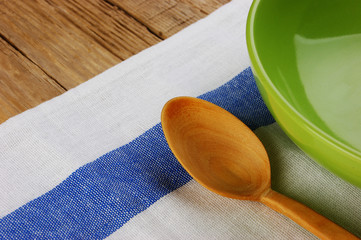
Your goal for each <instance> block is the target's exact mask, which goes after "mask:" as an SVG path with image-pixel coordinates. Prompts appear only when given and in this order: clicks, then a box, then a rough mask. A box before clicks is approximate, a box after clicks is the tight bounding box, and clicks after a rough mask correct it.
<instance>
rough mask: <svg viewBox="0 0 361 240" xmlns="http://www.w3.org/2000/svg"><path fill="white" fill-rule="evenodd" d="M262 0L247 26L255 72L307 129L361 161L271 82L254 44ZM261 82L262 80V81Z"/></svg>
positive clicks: (357, 153) (251, 12)
mask: <svg viewBox="0 0 361 240" xmlns="http://www.w3.org/2000/svg"><path fill="white" fill-rule="evenodd" d="M261 1H262V0H254V1H253V2H252V5H251V7H250V10H249V12H248V17H247V24H246V42H247V49H248V53H249V56H250V60H251V63H252V65H253V66H252V67H253V70H254V71H255V72H256V73H257V75H258V76H262V77H263V78H264V80H263V81H262V83H263V84H265V85H267V89H269V90H271V91H272V92H273V94H272V95H273V96H276V98H278V100H280V102H281V103H283V104H284V105H285V106H286V107H288V108H289V109H290V110H291V111H292V112H293V113H294V114H295V115H296V117H297V118H299V119H300V120H301V121H302V122H303V123H304V124H305V125H307V127H309V128H310V129H311V130H312V131H313V132H315V133H316V134H317V135H318V136H319V137H321V138H323V139H324V141H327V142H328V143H330V144H331V145H334V146H335V147H337V148H339V149H342V150H344V151H347V152H348V153H349V154H352V155H353V156H354V158H358V159H361V151H360V150H357V149H355V148H353V147H351V146H348V145H346V144H345V143H342V142H341V141H339V140H338V139H335V138H334V137H331V136H330V135H329V134H327V133H326V132H324V131H323V130H322V129H320V128H319V127H317V126H316V125H315V124H313V123H312V122H311V121H309V120H308V119H307V118H305V117H304V116H303V115H302V114H301V113H300V112H299V111H297V110H296V109H295V108H294V107H293V106H292V104H290V103H289V102H288V101H287V100H286V98H285V97H284V96H283V95H282V94H281V92H280V91H279V90H278V89H277V88H276V86H275V85H274V84H273V82H272V81H271V79H270V77H269V76H268V74H267V72H266V70H265V69H264V68H263V65H262V62H261V60H260V58H259V56H258V53H257V49H256V46H255V42H254V34H253V27H254V19H255V15H256V12H257V8H258V5H259V3H260V2H261ZM260 81H261V80H260Z"/></svg>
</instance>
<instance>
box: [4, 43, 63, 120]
mask: <svg viewBox="0 0 361 240" xmlns="http://www.w3.org/2000/svg"><path fill="white" fill-rule="evenodd" d="M0 66H1V67H0V106H1V107H0V122H3V121H5V120H6V119H8V118H9V117H10V116H13V115H15V114H17V113H19V112H22V111H24V110H26V109H29V108H31V107H33V106H37V105H38V104H40V103H42V102H44V101H45V100H48V99H51V98H53V97H55V96H57V95H59V94H61V93H63V92H65V89H63V88H62V87H60V86H59V85H58V84H56V82H54V80H53V79H51V78H50V77H49V76H48V75H47V74H46V73H44V72H43V71H42V70H41V69H40V68H39V67H37V66H36V65H35V64H33V63H32V62H31V61H30V60H29V59H27V58H26V57H24V56H23V55H21V54H20V53H19V51H17V50H16V49H15V48H13V47H12V46H10V45H9V44H8V43H7V42H5V41H4V40H3V39H0ZM39 92H40V93H41V94H39Z"/></svg>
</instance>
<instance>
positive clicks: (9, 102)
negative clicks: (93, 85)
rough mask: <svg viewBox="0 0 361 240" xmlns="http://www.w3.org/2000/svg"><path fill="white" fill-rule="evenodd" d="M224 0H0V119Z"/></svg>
mask: <svg viewBox="0 0 361 240" xmlns="http://www.w3.org/2000/svg"><path fill="white" fill-rule="evenodd" d="M227 2H229V0H69V1H68V0H26V1H20V0H18V1H17V0H12V1H10V0H0V123H1V122H4V121H5V120H7V119H8V118H10V117H12V116H14V115H16V114H18V113H21V112H23V111H25V110H26V109H29V108H32V107H34V106H36V105H38V104H40V103H42V102H44V101H46V100H48V99H51V98H53V97H55V96H57V95H60V94H62V93H63V92H65V91H67V90H69V89H70V88H73V87H75V86H77V85H78V84H80V83H82V82H85V81H87V80H88V79H90V78H92V77H94V76H95V75H97V74H99V73H101V72H103V71H104V70H106V69H108V68H110V67H111V66H113V65H115V64H117V63H119V62H121V61H123V60H125V59H127V58H129V57H130V56H132V55H134V54H136V53H138V52H139V51H141V50H143V49H145V48H148V47H150V46H152V45H154V44H156V43H158V42H160V41H162V40H164V39H166V38H168V37H169V36H171V35H173V34H174V33H176V32H178V31H179V30H181V29H183V28H185V27H186V26H188V25H190V24H191V23H193V22H195V21H197V20H199V19H201V18H203V17H205V16H206V15H208V14H209V13H211V12H212V11H214V10H215V9H217V8H218V7H220V6H222V5H223V4H225V3H227Z"/></svg>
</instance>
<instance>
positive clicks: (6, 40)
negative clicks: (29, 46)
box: [0, 32, 68, 91]
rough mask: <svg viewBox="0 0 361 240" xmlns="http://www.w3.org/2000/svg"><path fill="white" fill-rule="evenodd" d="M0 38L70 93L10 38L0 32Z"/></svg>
mask: <svg viewBox="0 0 361 240" xmlns="http://www.w3.org/2000/svg"><path fill="white" fill-rule="evenodd" d="M0 38H1V39H2V40H4V41H5V42H6V43H7V44H9V45H10V46H11V47H12V48H13V49H14V50H15V51H17V52H18V53H20V54H21V55H22V56H23V57H25V58H26V59H27V60H29V61H30V62H31V63H32V64H34V65H35V66H36V67H37V68H39V70H41V71H42V72H43V73H44V74H45V75H46V76H47V77H49V79H51V80H52V81H53V82H54V83H55V84H56V85H58V86H59V87H60V88H62V89H63V90H64V91H68V89H66V88H65V87H64V86H63V85H62V84H61V83H60V82H58V81H57V80H56V79H55V78H54V77H53V76H51V75H50V74H49V73H47V72H46V71H45V70H44V69H43V68H42V67H41V66H39V65H38V64H37V63H36V62H34V61H33V60H32V59H31V58H30V57H28V56H27V55H26V53H24V52H23V51H22V50H21V49H19V48H18V47H17V46H16V45H15V44H14V43H13V42H11V41H10V40H9V39H8V38H6V37H5V36H4V35H3V34H2V33H1V32H0Z"/></svg>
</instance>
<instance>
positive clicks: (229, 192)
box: [162, 97, 358, 239]
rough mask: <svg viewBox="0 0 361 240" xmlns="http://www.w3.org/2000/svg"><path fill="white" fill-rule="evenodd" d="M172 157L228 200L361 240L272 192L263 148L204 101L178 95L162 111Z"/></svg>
mask: <svg viewBox="0 0 361 240" xmlns="http://www.w3.org/2000/svg"><path fill="white" fill-rule="evenodd" d="M162 127H163V131H164V134H165V137H166V139H167V142H168V144H169V147H170V148H171V150H172V151H173V153H174V155H175V156H176V158H177V159H178V161H179V162H180V163H181V164H182V166H183V167H184V168H185V169H186V170H187V171H188V173H189V174H190V175H191V176H192V177H193V178H194V179H195V180H196V181H197V182H199V183H200V184H201V185H203V186H204V187H206V188H208V189H209V190H211V191H213V192H215V193H218V194H220V195H222V196H225V197H230V198H236V199H243V200H254V201H260V202H262V203H264V204H265V205H267V206H269V207H271V208H272V209H274V210H276V211H277V212H279V213H281V214H284V215H285V216H287V217H289V218H291V219H292V220H293V221H295V222H296V223H298V224H299V225H301V226H302V227H304V228H305V229H307V230H309V231H310V232H312V233H313V234H315V235H316V236H318V237H319V238H321V239H358V238H357V237H356V236H354V235H352V234H351V233H349V232H348V231H346V230H345V229H343V228H341V227H340V226H338V225H336V224H335V223H333V222H331V221H330V220H328V219H327V218H325V217H323V216H321V215H319V214H318V213H316V212H315V211H313V210H312V209H310V208H308V207H306V206H304V205H303V204H301V203H299V202H297V201H295V200H293V199H291V198H288V197H286V196H284V195H282V194H280V193H277V192H275V191H273V190H272V189H271V171H270V164H269V159H268V156H267V153H266V150H265V148H264V146H263V145H262V143H261V141H260V140H259V139H258V138H257V136H256V135H255V134H254V133H253V132H252V131H251V130H250V129H249V128H248V127H247V126H246V125H245V124H244V123H242V122H241V121H240V120H239V119H238V118H236V117H235V116H233V115H232V114H231V113H229V112H227V111H226V110H224V109H222V108H220V107H218V106H216V105H214V104H212V103H209V102H207V101H204V100H200V99H197V98H191V97H177V98H174V99H172V100H170V101H169V102H168V103H166V105H165V106H164V108H163V111H162Z"/></svg>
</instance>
